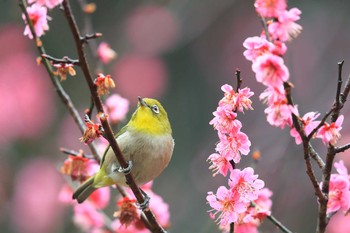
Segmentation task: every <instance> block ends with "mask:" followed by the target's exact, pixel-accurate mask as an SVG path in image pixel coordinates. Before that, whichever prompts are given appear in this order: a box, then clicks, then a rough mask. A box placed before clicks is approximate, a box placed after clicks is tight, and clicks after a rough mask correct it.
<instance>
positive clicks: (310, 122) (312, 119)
mask: <svg viewBox="0 0 350 233" xmlns="http://www.w3.org/2000/svg"><path fill="white" fill-rule="evenodd" d="M319 115H320V114H319V113H317V112H308V113H306V114H305V115H304V116H303V117H302V118H301V119H300V120H301V122H302V124H303V128H304V132H305V134H306V136H309V134H310V133H311V132H312V130H314V129H315V128H316V127H317V126H318V124H319V123H320V121H316V118H317V117H318V116H319ZM290 135H291V136H292V137H294V138H295V143H296V144H298V145H299V144H300V143H301V142H302V140H301V137H300V134H299V133H298V131H297V130H296V129H295V128H294V127H293V128H292V129H291V130H290Z"/></svg>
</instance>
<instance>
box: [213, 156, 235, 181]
mask: <svg viewBox="0 0 350 233" xmlns="http://www.w3.org/2000/svg"><path fill="white" fill-rule="evenodd" d="M207 161H209V162H210V163H211V165H210V167H209V169H212V170H213V172H214V173H213V176H215V175H217V174H218V173H220V174H222V175H223V176H227V172H228V171H229V170H232V166H231V163H230V161H229V160H228V159H227V158H225V157H224V156H222V155H220V154H218V153H213V154H211V155H210V156H209V157H208V159H207Z"/></svg>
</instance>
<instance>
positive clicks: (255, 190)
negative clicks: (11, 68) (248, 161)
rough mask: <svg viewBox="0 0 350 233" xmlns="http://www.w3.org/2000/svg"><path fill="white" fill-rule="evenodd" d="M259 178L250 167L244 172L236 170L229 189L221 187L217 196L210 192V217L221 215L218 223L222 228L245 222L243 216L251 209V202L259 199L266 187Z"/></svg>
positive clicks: (232, 174) (208, 199)
mask: <svg viewBox="0 0 350 233" xmlns="http://www.w3.org/2000/svg"><path fill="white" fill-rule="evenodd" d="M257 178H258V175H254V170H253V169H252V168H250V167H247V168H245V169H243V170H242V171H241V170H239V169H234V170H233V171H232V172H231V175H230V180H229V182H228V184H229V187H230V188H229V189H227V188H226V187H225V186H220V187H219V188H218V190H217V192H216V194H214V193H213V192H208V196H207V201H208V203H209V205H210V206H211V207H212V208H213V209H212V210H210V211H209V212H210V216H211V217H212V218H215V217H216V215H217V214H218V213H220V214H219V216H218V217H217V220H216V221H218V223H219V224H220V226H221V227H224V226H226V225H228V224H230V223H237V222H240V221H242V220H243V218H242V216H243V215H244V213H246V211H247V210H248V208H249V207H250V202H251V201H255V200H257V199H258V197H259V195H260V191H261V190H262V188H263V186H264V182H263V181H262V180H260V179H257ZM267 211H269V210H266V211H265V212H266V213H268V212H267Z"/></svg>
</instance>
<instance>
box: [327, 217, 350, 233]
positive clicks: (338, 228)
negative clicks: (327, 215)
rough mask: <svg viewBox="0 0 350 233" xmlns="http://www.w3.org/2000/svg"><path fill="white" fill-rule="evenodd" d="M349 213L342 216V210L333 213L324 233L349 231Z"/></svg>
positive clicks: (347, 232)
mask: <svg viewBox="0 0 350 233" xmlns="http://www.w3.org/2000/svg"><path fill="white" fill-rule="evenodd" d="M349 223H350V214H348V215H347V216H344V214H343V213H342V212H339V213H337V214H336V215H334V216H333V217H332V218H331V220H330V222H329V224H328V226H327V229H326V233H349V232H350V224H349Z"/></svg>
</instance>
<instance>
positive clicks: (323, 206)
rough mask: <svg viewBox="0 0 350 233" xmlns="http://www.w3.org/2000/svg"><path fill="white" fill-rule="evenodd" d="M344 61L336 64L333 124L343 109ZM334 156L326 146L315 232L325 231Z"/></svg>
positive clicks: (332, 147) (329, 146)
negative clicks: (321, 196)
mask: <svg viewBox="0 0 350 233" xmlns="http://www.w3.org/2000/svg"><path fill="white" fill-rule="evenodd" d="M343 64H344V61H342V62H338V82H337V91H336V96H335V102H334V104H333V106H332V109H334V110H333V113H332V115H331V121H332V122H335V121H336V120H337V118H338V116H339V112H340V110H341V108H342V107H343V103H341V96H340V94H341V93H340V92H341V87H342V82H343V81H342V69H343ZM335 155H336V150H335V148H334V146H333V145H331V144H328V148H327V156H326V165H325V168H324V169H323V172H322V192H323V194H324V195H325V197H326V199H325V200H324V201H322V202H320V207H319V215H318V225H317V232H318V233H323V232H324V231H325V230H326V227H327V224H328V219H327V204H328V194H329V181H330V178H331V172H332V167H333V162H334V158H335Z"/></svg>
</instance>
